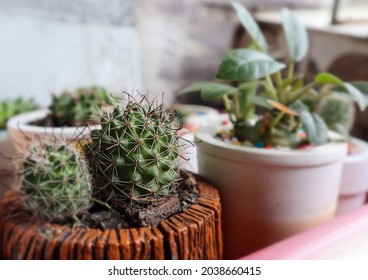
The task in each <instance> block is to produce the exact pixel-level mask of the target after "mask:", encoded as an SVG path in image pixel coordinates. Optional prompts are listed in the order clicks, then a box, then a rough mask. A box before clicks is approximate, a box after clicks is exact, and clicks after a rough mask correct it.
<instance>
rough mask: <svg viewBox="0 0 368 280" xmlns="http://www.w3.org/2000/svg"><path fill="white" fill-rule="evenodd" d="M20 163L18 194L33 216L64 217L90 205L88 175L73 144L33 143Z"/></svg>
mask: <svg viewBox="0 0 368 280" xmlns="http://www.w3.org/2000/svg"><path fill="white" fill-rule="evenodd" d="M23 164H24V166H23V169H22V181H21V187H20V193H21V195H22V197H23V200H24V204H25V208H26V209H27V210H29V211H30V212H31V213H33V214H34V215H35V216H37V217H39V218H40V219H43V220H47V221H53V220H64V219H66V218H72V217H73V216H76V215H77V214H79V213H82V212H84V211H86V210H88V209H89V208H90V206H91V183H90V182H91V178H90V175H89V173H88V168H87V164H86V162H85V160H84V159H82V158H81V155H80V152H79V151H78V150H77V149H76V148H75V147H73V146H72V145H68V146H67V145H59V146H56V145H53V144H43V145H34V146H33V147H31V149H30V153H29V155H28V156H27V157H26V158H25V159H24V163H23Z"/></svg>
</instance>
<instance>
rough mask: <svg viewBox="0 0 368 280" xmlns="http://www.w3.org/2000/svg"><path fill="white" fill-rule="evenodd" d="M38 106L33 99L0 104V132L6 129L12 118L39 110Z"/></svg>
mask: <svg viewBox="0 0 368 280" xmlns="http://www.w3.org/2000/svg"><path fill="white" fill-rule="evenodd" d="M37 107H38V105H37V104H36V103H35V102H34V101H33V99H29V100H25V99H23V98H22V97H19V98H17V99H15V100H11V99H8V100H3V101H1V102H0V130H3V129H5V128H6V122H7V121H8V119H9V118H10V117H13V116H15V115H18V114H20V113H24V112H28V111H32V110H34V109H37Z"/></svg>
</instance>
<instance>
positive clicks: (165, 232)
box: [0, 180, 222, 260]
mask: <svg viewBox="0 0 368 280" xmlns="http://www.w3.org/2000/svg"><path fill="white" fill-rule="evenodd" d="M198 185H199V191H200V197H199V200H198V203H197V204H195V205H192V206H191V207H190V208H189V209H188V210H186V211H184V212H182V213H178V214H175V215H173V216H171V217H169V218H167V219H165V220H163V221H162V222H161V223H160V224H159V225H158V226H150V227H142V228H130V229H120V230H115V229H109V230H99V229H84V228H78V229H76V230H74V231H72V229H71V228H70V227H68V226H61V225H55V224H50V223H48V222H44V221H40V220H37V221H36V220H35V219H32V217H31V216H30V214H29V213H28V212H26V211H25V210H23V209H22V206H21V204H20V199H19V196H18V195H17V193H16V192H14V191H9V192H7V193H6V194H5V196H4V198H3V200H2V203H1V205H0V254H1V253H2V254H3V255H2V258H4V259H80V260H81V259H83V260H87V259H125V260H130V259H183V260H186V259H221V258H222V231H221V222H220V219H221V217H220V215H221V205H220V199H219V196H218V193H217V191H216V189H214V188H213V187H212V186H211V185H209V184H207V183H206V182H204V181H201V180H198ZM32 220H33V221H32Z"/></svg>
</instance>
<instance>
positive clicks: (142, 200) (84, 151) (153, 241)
mask: <svg viewBox="0 0 368 280" xmlns="http://www.w3.org/2000/svg"><path fill="white" fill-rule="evenodd" d="M173 119H174V118H173V116H172V115H171V114H169V113H168V112H167V111H166V110H164V109H163V106H162V105H155V104H154V103H151V102H145V101H144V100H138V101H136V100H135V99H132V98H129V101H128V102H127V104H126V105H125V106H122V105H121V104H115V105H114V106H113V107H112V108H105V109H103V110H101V115H100V123H101V127H100V128H97V129H94V130H92V132H91V139H90V141H88V142H87V143H86V142H78V143H77V144H76V145H74V144H73V143H69V144H67V145H65V144H60V141H59V142H56V143H55V142H46V143H44V142H41V143H37V142H34V143H33V145H32V148H31V149H30V153H29V154H28V155H27V156H26V157H25V160H24V163H23V168H22V169H21V174H22V177H21V182H22V183H21V186H20V192H19V193H17V192H15V191H12V192H8V193H7V194H6V195H5V196H4V198H3V200H2V202H1V204H0V252H1V253H2V254H3V256H2V257H3V258H5V259H221V257H222V235H221V234H222V233H221V226H220V222H219V219H220V211H221V206H220V202H219V197H218V193H217V191H216V190H215V189H214V188H213V187H212V186H211V185H209V184H207V183H206V182H205V181H203V180H201V179H198V180H196V179H195V178H194V177H192V176H190V175H189V174H187V175H185V174H183V173H182V172H181V171H180V164H179V157H180V156H181V155H180V154H179V138H180V135H179V134H178V133H177V131H178V127H177V126H176V124H175V123H173Z"/></svg>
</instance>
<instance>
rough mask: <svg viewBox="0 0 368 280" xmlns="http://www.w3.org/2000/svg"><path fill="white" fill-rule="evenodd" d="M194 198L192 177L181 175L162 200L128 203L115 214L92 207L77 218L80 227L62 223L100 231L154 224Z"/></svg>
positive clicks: (195, 196)
mask: <svg viewBox="0 0 368 280" xmlns="http://www.w3.org/2000/svg"><path fill="white" fill-rule="evenodd" d="M198 197H199V190H198V188H197V183H196V180H195V178H194V176H193V175H191V174H189V173H183V174H182V179H180V181H179V184H178V186H177V188H176V191H175V192H174V193H173V194H171V195H170V196H168V197H167V198H165V199H162V200H156V201H149V202H144V203H142V202H139V203H138V202H134V201H132V202H131V203H130V204H129V205H127V206H126V207H125V208H123V209H122V210H121V211H119V212H117V211H114V210H111V209H108V208H106V207H103V206H101V205H97V204H96V205H94V206H93V207H92V208H91V209H90V210H89V212H86V213H84V214H82V215H81V216H80V217H79V219H80V224H75V220H72V219H70V220H69V221H67V222H66V223H65V222H64V224H67V225H69V226H82V227H87V228H99V229H102V230H104V229H111V228H115V229H121V228H130V227H145V226H149V225H157V224H158V223H160V222H161V221H162V220H164V219H166V218H168V217H170V216H172V215H174V214H177V213H180V212H182V211H184V210H185V209H188V208H189V207H190V206H191V205H193V204H195V203H196V202H197V200H198Z"/></svg>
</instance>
